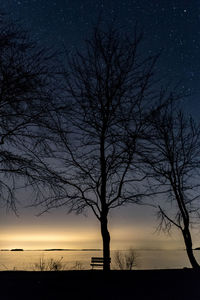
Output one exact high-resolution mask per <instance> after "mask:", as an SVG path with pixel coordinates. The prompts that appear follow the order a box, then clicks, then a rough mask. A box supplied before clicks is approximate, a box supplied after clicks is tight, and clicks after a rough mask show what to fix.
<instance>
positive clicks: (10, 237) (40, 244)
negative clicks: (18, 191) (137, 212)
mask: <svg viewBox="0 0 200 300" xmlns="http://www.w3.org/2000/svg"><path fill="white" fill-rule="evenodd" d="M110 232H111V249H113V250H115V249H128V248H130V247H133V248H134V249H177V248H184V245H183V243H182V240H181V239H180V238H178V239H177V236H173V237H169V236H164V235H159V236H158V235H154V234H153V233H152V230H150V229H149V230H148V229H147V228H140V229H137V230H136V229H135V230H134V231H133V230H130V228H129V227H120V228H113V229H112V230H110ZM13 248H23V249H24V250H35V249H53V248H54V249H60V248H61V249H84V248H89V249H91V248H98V249H102V240H101V235H100V232H99V231H96V228H94V229H91V228H90V229H87V230H86V229H85V230H84V229H83V228H80V229H76V230H71V231H70V230H68V231H64V230H63V231H59V230H57V231H56V230H54V231H52V230H51V229H50V228H49V229H48V230H47V229H46V230H39V229H37V230H34V228H33V229H30V228H29V230H28V229H27V228H26V229H22V228H21V229H19V230H15V231H14V232H10V230H9V231H8V230H6V232H5V231H4V233H1V234H0V249H13Z"/></svg>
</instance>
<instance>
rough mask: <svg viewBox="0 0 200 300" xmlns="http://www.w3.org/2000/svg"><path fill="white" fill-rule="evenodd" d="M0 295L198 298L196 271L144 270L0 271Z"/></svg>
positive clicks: (43, 299)
mask: <svg viewBox="0 0 200 300" xmlns="http://www.w3.org/2000/svg"><path fill="white" fill-rule="evenodd" d="M0 282H1V292H0V299H1V300H7V299H13V300H15V299H17V300H18V299H23V300H24V299H26V300H30V299H37V300H40V299H41V300H46V299H47V300H51V299H55V300H57V299H58V300H59V299H72V300H73V299H87V300H90V299H95V300H96V299H97V300H99V299H101V300H105V299H109V300H119V299H120V300H121V299H139V300H141V299H148V300H149V299H162V300H172V299H174V300H175V299H176V300H178V299H181V300H183V299H188V300H190V299H191V300H193V299H198V300H200V272H197V271H196V272H195V271H194V270H192V269H182V270H178V269H177V270H145V271H111V272H109V273H104V272H103V271H96V270H89V271H60V272H26V271H24V272H23V271H2V272H0Z"/></svg>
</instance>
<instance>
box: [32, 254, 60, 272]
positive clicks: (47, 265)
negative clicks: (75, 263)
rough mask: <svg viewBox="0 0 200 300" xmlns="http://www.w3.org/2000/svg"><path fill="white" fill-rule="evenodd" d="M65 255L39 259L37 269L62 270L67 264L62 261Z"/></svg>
mask: <svg viewBox="0 0 200 300" xmlns="http://www.w3.org/2000/svg"><path fill="white" fill-rule="evenodd" d="M62 259H63V257H61V258H60V259H53V258H50V259H48V260H45V258H44V257H41V258H40V259H39V262H38V263H35V264H34V270H35V271H61V270H64V268H65V265H64V264H63V262H62Z"/></svg>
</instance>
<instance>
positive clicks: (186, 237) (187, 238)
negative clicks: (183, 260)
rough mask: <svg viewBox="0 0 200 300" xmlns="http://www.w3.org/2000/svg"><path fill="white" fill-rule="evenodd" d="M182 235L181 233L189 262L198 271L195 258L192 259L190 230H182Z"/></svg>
mask: <svg viewBox="0 0 200 300" xmlns="http://www.w3.org/2000/svg"><path fill="white" fill-rule="evenodd" d="M182 233H183V237H184V241H185V246H186V251H187V255H188V258H189V261H190V263H191V265H192V267H193V268H194V269H198V270H199V269H200V266H199V264H198V262H197V261H196V258H195V257H194V253H193V249H192V238H191V234H190V230H189V229H188V228H185V229H183V230H182Z"/></svg>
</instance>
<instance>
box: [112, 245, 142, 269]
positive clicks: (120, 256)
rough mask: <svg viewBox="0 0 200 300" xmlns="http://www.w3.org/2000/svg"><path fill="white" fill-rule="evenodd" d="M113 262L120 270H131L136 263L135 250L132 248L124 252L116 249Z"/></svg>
mask: <svg viewBox="0 0 200 300" xmlns="http://www.w3.org/2000/svg"><path fill="white" fill-rule="evenodd" d="M114 263H115V265H116V267H117V268H118V269H120V270H132V269H133V268H134V267H135V266H136V265H137V263H136V254H135V251H134V250H133V249H132V248H130V249H129V250H127V251H126V252H122V251H116V252H115V254H114Z"/></svg>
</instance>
